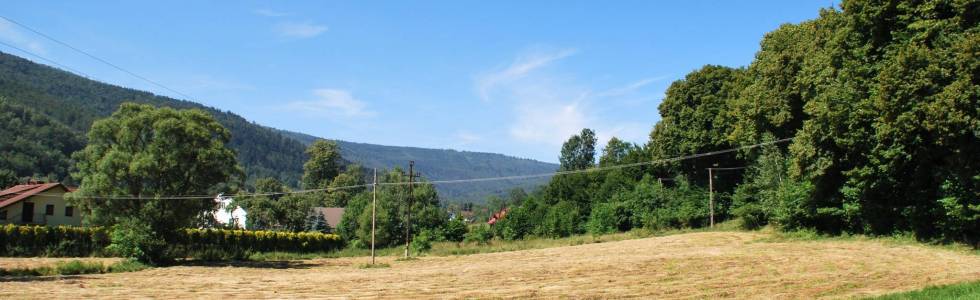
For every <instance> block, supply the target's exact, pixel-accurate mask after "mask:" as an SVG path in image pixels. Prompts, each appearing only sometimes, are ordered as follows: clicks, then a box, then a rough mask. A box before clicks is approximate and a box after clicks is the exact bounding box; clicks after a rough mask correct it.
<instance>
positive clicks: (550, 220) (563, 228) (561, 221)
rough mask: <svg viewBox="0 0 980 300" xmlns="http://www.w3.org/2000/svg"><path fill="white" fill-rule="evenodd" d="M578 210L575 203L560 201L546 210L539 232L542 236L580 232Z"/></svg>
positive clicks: (567, 234)
mask: <svg viewBox="0 0 980 300" xmlns="http://www.w3.org/2000/svg"><path fill="white" fill-rule="evenodd" d="M579 220H580V217H579V211H578V207H576V206H575V204H573V203H571V202H568V201H562V202H558V204H555V206H552V207H551V208H550V209H549V210H548V214H547V215H545V217H544V221H543V222H542V224H541V226H542V228H541V229H540V232H541V234H542V235H544V236H548V237H553V238H560V237H566V236H570V235H573V234H577V233H581V232H582V230H580V228H581V227H580V226H579Z"/></svg>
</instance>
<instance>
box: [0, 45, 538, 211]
mask: <svg viewBox="0 0 980 300" xmlns="http://www.w3.org/2000/svg"><path fill="white" fill-rule="evenodd" d="M0 98H2V99H4V100H5V101H7V102H9V103H11V104H14V105H20V106H23V107H28V108H30V109H32V110H33V111H34V112H36V113H37V114H39V115H42V116H43V117H45V118H47V119H50V120H53V121H54V122H56V123H60V124H63V125H64V126H66V127H67V128H70V129H71V130H72V131H73V132H75V133H76V137H75V139H80V140H83V141H84V134H85V133H86V132H87V131H88V129H89V127H90V126H91V125H92V122H94V121H95V120H97V119H99V118H104V117H106V116H109V115H110V114H112V112H113V111H115V110H116V108H117V107H119V104H121V103H123V102H137V103H146V104H152V105H156V106H169V107H174V108H180V109H186V108H197V109H202V110H205V111H207V112H208V113H210V114H212V115H214V117H215V118H216V119H217V120H218V121H219V122H221V124H222V125H224V126H225V127H227V128H228V129H229V130H231V133H232V139H231V142H230V145H229V146H230V147H231V148H233V149H234V150H235V151H237V153H238V159H239V163H241V164H242V166H243V167H244V168H245V172H246V174H247V175H248V178H249V179H250V180H254V179H256V178H260V177H276V178H279V179H280V180H282V181H283V182H285V183H287V184H288V185H290V186H293V187H297V186H298V185H299V181H300V178H301V177H302V172H303V163H304V162H305V161H306V155H305V153H304V150H305V146H306V144H308V143H310V142H312V141H313V139H315V138H314V137H312V136H309V135H305V134H299V133H288V134H283V133H285V132H283V131H279V130H276V129H272V128H269V127H265V126H262V125H259V124H256V123H253V122H250V121H248V120H246V119H245V118H243V117H241V116H239V115H237V114H234V113H232V112H228V111H221V110H218V109H215V108H212V107H208V106H204V105H201V104H198V103H194V102H190V101H184V100H179V99H173V98H169V97H164V96H159V95H155V94H152V93H149V92H145V91H140V90H135V89H130V88H125V87H120V86H115V85H111V84H107V83H102V82H98V81H94V80H90V79H87V78H85V77H82V76H78V75H75V74H72V73H69V72H65V71H62V70H59V69H56V68H52V67H49V66H45V65H41V64H37V63H34V62H32V61H29V60H26V59H23V58H20V57H18V56H14V55H10V54H7V53H3V52H0ZM45 124H46V123H45ZM18 126H19V125H18ZM340 146H341V149H342V151H343V156H344V158H345V159H346V160H348V161H354V162H358V163H360V164H362V165H364V166H366V167H369V168H374V167H377V168H391V167H395V166H406V165H407V163H408V160H412V159H414V160H416V162H417V163H418V166H419V168H420V171H422V172H423V173H424V175H425V176H427V177H428V178H429V179H457V178H475V177H488V176H499V175H516V174H529V173H542V172H549V171H553V170H554V169H557V166H556V165H553V164H547V163H542V162H537V161H532V160H527V159H518V158H513V157H507V156H504V155H499V154H489V153H473V152H459V151H453V150H437V149H423V148H409V147H389V146H380V145H371V144H361V143H350V142H341V143H340ZM60 149H74V148H71V147H68V148H65V147H61V148H59V149H53V151H62V150H60ZM62 154H63V156H64V157H68V156H70V153H62ZM11 155H14V154H11ZM24 155H26V154H24ZM24 155H22V156H24ZM59 163H60V165H57V166H51V167H45V169H43V170H33V171H31V170H29V169H27V168H19V169H18V170H17V173H18V174H17V175H18V176H33V175H35V174H36V173H37V174H41V175H47V174H48V173H51V172H52V171H51V170H60V171H56V172H54V173H56V175H59V177H63V176H64V174H60V173H63V170H66V169H67V168H68V167H69V166H68V165H67V163H68V162H67V160H65V159H60V160H59ZM541 182H543V181H540V180H538V181H522V182H517V183H514V184H507V183H504V182H495V183H490V184H472V185H467V186H455V187H440V192H441V193H442V196H443V198H444V199H452V200H458V201H482V200H483V199H484V198H485V197H486V196H487V195H490V194H494V193H502V192H504V191H506V190H507V189H509V188H511V187H513V186H514V185H515V184H516V185H517V186H522V187H526V188H528V187H533V186H535V185H536V184H539V183H541Z"/></svg>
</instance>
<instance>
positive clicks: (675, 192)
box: [494, 0, 980, 246]
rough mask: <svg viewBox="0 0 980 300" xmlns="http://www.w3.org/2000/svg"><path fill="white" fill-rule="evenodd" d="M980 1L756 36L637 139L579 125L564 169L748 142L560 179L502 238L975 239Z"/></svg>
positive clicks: (669, 98) (672, 90)
mask: <svg viewBox="0 0 980 300" xmlns="http://www.w3.org/2000/svg"><path fill="white" fill-rule="evenodd" d="M978 21H980V3H978V2H976V1H955V0H954V1H873V2H869V1H844V2H843V3H842V4H841V6H840V8H839V9H833V8H828V9H824V10H822V11H821V12H820V17H819V18H817V19H814V20H810V21H806V22H803V23H800V24H786V25H783V26H781V27H780V28H778V29H776V30H775V31H772V32H770V33H768V34H766V35H765V37H764V38H763V40H762V42H761V49H760V51H759V52H758V53H757V54H756V57H755V59H754V61H753V62H752V63H751V64H750V65H749V66H748V67H744V68H729V67H724V66H710V65H709V66H704V67H702V68H700V69H698V70H695V71H693V72H691V73H690V74H688V75H687V76H686V77H685V78H684V79H682V80H678V81H676V82H674V83H673V84H672V85H671V86H670V87H669V89H668V90H667V93H666V96H665V98H664V100H663V102H662V104H661V105H660V107H659V109H660V114H661V116H662V118H661V121H660V122H659V123H657V124H656V126H655V127H654V129H653V131H652V132H651V134H650V140H649V142H648V143H647V144H646V145H642V146H640V145H629V144H624V143H622V142H621V141H618V140H613V141H610V142H609V143H608V144H607V146H606V147H605V150H604V151H603V153H601V154H599V153H596V142H597V141H596V140H595V135H594V133H593V132H592V131H591V130H588V129H586V130H583V131H582V133H581V134H578V135H575V136H573V137H572V138H570V139H569V140H568V142H566V144H565V147H563V149H562V159H561V161H562V166H561V168H562V169H564V170H587V169H589V168H592V167H594V166H596V164H595V158H596V156H597V155H599V156H600V158H599V164H598V165H599V166H602V165H604V164H610V163H612V164H623V163H633V162H642V161H650V160H653V161H657V160H661V159H667V158H672V157H678V156H685V155H691V154H696V153H708V152H712V151H718V150H724V149H733V148H739V147H744V146H748V145H754V144H758V143H764V142H772V141H777V140H783V139H790V140H788V141H787V142H785V143H773V144H772V145H769V146H765V147H757V148H752V149H745V150H743V151H737V152H730V153H725V154H721V155H712V156H705V157H699V158H695V159H688V160H682V161H674V162H670V163H662V164H654V165H650V166H644V167H636V168H625V169H616V170H613V171H607V172H583V173H577V174H571V175H566V176H558V177H554V178H553V179H552V181H551V182H550V183H549V184H548V185H547V186H546V187H545V188H544V189H542V190H541V191H539V192H537V193H534V194H532V195H531V196H529V197H526V198H523V199H513V200H512V203H508V204H504V205H501V207H504V206H509V207H510V212H509V213H508V214H507V217H506V218H504V220H503V221H502V222H500V223H498V224H497V226H495V227H494V232H495V234H497V235H498V236H500V237H503V238H521V237H523V236H526V235H544V236H566V235H569V234H574V233H580V232H585V231H591V232H608V231H615V230H627V229H630V228H634V227H649V228H664V227H701V226H705V225H707V224H706V223H707V222H708V219H709V216H708V214H709V208H708V205H709V204H708V201H707V200H708V199H707V198H708V197H707V195H708V190H707V189H708V181H709V177H708V176H709V174H708V168H740V167H746V168H745V169H729V170H718V171H715V172H713V174H712V175H713V176H714V177H713V178H712V179H713V180H712V181H714V188H715V191H716V196H715V199H716V201H717V205H716V207H715V213H716V218H717V219H719V220H722V219H732V218H737V219H740V220H741V223H742V224H743V226H745V227H747V228H756V227H759V226H765V225H773V226H775V227H777V228H780V229H787V230H816V231H819V232H826V233H859V234H873V235H884V234H896V233H910V234H913V235H915V236H916V237H918V238H920V239H923V240H940V241H966V242H969V243H971V244H974V245H977V246H980V245H978V244H976V243H978V241H980V159H977V158H978V157H980V100H978V99H980V25H978Z"/></svg>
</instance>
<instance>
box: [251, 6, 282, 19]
mask: <svg viewBox="0 0 980 300" xmlns="http://www.w3.org/2000/svg"><path fill="white" fill-rule="evenodd" d="M252 12H253V13H255V14H256V15H260V16H263V17H272V18H278V17H285V16H289V15H290V13H287V12H281V11H276V10H271V9H265V8H260V9H256V10H253V11H252Z"/></svg>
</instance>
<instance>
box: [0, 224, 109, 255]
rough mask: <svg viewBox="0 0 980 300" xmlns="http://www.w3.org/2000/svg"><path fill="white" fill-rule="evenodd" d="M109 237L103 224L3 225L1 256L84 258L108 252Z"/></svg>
mask: <svg viewBox="0 0 980 300" xmlns="http://www.w3.org/2000/svg"><path fill="white" fill-rule="evenodd" d="M108 245H109V236H108V234H107V233H106V232H105V230H102V229H101V228H99V227H66V226H58V227H45V226H16V225H13V224H7V225H4V226H2V227H0V256H56V257H58V256H60V257H83V256H92V255H103V254H105V253H104V252H103V251H102V250H103V248H105V247H106V246H108Z"/></svg>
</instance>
